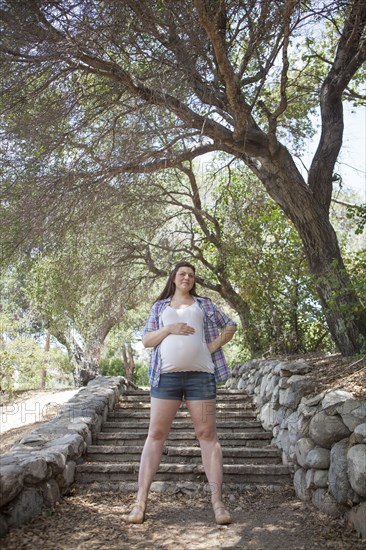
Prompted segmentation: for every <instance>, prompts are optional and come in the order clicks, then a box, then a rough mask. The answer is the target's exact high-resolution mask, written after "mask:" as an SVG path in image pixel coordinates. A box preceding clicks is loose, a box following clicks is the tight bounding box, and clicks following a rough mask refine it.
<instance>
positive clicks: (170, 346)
mask: <svg viewBox="0 0 366 550" xmlns="http://www.w3.org/2000/svg"><path fill="white" fill-rule="evenodd" d="M161 319H162V322H163V325H164V326H166V325H170V324H172V323H187V324H188V325H190V326H191V327H193V328H194V329H195V333H194V334H190V335H188V336H185V335H182V334H169V336H167V337H166V338H164V340H163V341H162V342H161V345H160V352H161V359H162V366H161V372H162V373H165V372H176V371H203V372H210V373H214V364H213V362H212V358H211V353H210V352H209V350H208V347H207V344H206V340H205V333H204V330H203V311H202V310H201V308H200V307H199V306H198V305H197V303H196V302H195V303H194V304H192V305H190V306H188V307H185V308H182V309H174V308H172V307H171V306H168V307H166V308H165V309H164V311H163V314H162V317H161Z"/></svg>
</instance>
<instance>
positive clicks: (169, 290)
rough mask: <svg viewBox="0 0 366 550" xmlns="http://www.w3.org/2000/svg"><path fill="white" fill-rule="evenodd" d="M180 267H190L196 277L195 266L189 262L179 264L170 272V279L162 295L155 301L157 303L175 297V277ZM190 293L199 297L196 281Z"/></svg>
mask: <svg viewBox="0 0 366 550" xmlns="http://www.w3.org/2000/svg"><path fill="white" fill-rule="evenodd" d="M180 267H190V268H191V269H192V271H193V273H194V274H195V275H196V268H195V267H194V265H192V264H190V263H189V262H178V263H177V264H176V265H175V266H174V268H173V269H172V271H171V272H170V274H169V277H168V280H167V282H166V284H165V287H164V290H163V291H162V293H161V294H160V296H159V297H158V298H157V299H156V300H155V302H158V301H159V300H165V299H166V298H170V297H171V296H173V294H174V292H175V282H174V279H175V276H176V274H177V272H178V269H179V268H180ZM189 293H190V294H191V295H192V296H197V292H196V281H194V283H193V286H192V288H191V290H190V291H189Z"/></svg>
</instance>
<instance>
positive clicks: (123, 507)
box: [0, 354, 366, 550]
mask: <svg viewBox="0 0 366 550" xmlns="http://www.w3.org/2000/svg"><path fill="white" fill-rule="evenodd" d="M305 359H306V360H307V361H308V362H309V363H310V364H312V365H313V366H314V369H313V373H312V376H313V377H314V378H315V379H316V381H317V392H318V391H321V390H323V389H330V388H335V387H339V388H342V389H345V390H348V391H351V392H352V393H353V394H354V395H355V397H357V398H361V399H362V398H363V399H365V398H366V361H365V358H363V359H361V360H360V358H342V357H341V356H339V355H333V356H324V355H322V354H311V356H306V357H305ZM317 392H316V393H317ZM33 395H34V399H35V400H36V399H37V392H34V394H33ZM29 397H30V395H29V392H28V394H27V398H29ZM38 425H39V423H33V424H29V425H28V426H22V427H21V428H16V429H13V430H9V431H8V432H6V433H4V434H2V437H1V447H0V451H1V453H4V452H5V451H6V450H8V449H10V448H11V446H12V445H13V444H14V443H15V442H17V441H19V439H21V438H22V437H23V435H25V434H26V433H28V432H29V431H31V430H32V429H34V427H36V426H38ZM134 497H135V495H134V494H124V493H121V492H119V491H118V490H116V489H115V490H110V491H104V492H97V491H96V490H95V489H94V488H92V487H89V488H88V486H84V487H78V486H73V487H72V488H71V490H70V492H69V494H68V495H65V496H64V497H63V499H62V501H61V502H60V503H58V504H57V506H56V507H55V509H54V510H47V511H45V512H44V514H43V515H42V516H39V517H37V518H34V519H33V520H32V521H30V522H29V523H28V524H27V525H24V526H22V527H21V528H19V529H13V530H12V531H11V532H10V533H9V534H8V535H7V536H6V537H5V538H3V539H1V541H0V547H1V548H2V549H3V550H10V549H17V550H23V549H24V550H31V549H32V550H33V549H34V548H40V549H44V550H71V549H78V550H86V549H88V550H89V549H90V550H96V549H102V548H103V549H106V550H109V549H111V550H123V549H126V550H127V549H144V550H145V549H173V548H174V550H175V549H177V550H180V549H184V550H196V549H215V550H216V549H229V548H231V549H234V548H239V549H248V550H267V549H271V550H287V549H291V550H292V549H295V550H313V549H316V548H319V549H321V550H323V549H328V548H330V549H339V550H361V549H363V550H364V549H365V541H364V540H363V541H362V540H361V539H359V538H358V536H357V534H356V532H355V531H352V530H351V528H350V527H349V526H348V525H347V523H346V522H345V521H344V520H342V519H339V518H331V517H330V516H327V515H325V514H323V513H321V512H320V511H319V510H317V509H316V508H314V507H313V506H312V505H311V504H309V503H304V502H302V501H300V500H299V499H297V497H296V495H295V494H294V491H293V489H292V488H291V487H288V488H286V489H283V490H281V491H279V492H246V493H239V492H235V493H230V494H226V495H225V502H226V504H227V506H228V508H229V510H230V511H231V513H232V517H233V523H232V524H231V525H229V526H225V527H218V526H216V525H215V523H214V520H213V513H212V511H211V507H210V503H209V499H208V496H207V495H202V496H195V497H189V496H187V495H184V494H181V493H180V492H178V493H177V494H174V495H166V494H159V493H151V495H150V499H149V503H148V508H147V515H146V521H145V523H144V524H142V525H130V524H128V523H126V514H127V513H128V511H129V510H130V508H131V506H132V503H133V500H134Z"/></svg>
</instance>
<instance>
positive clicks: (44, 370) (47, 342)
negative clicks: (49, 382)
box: [40, 330, 51, 390]
mask: <svg viewBox="0 0 366 550" xmlns="http://www.w3.org/2000/svg"><path fill="white" fill-rule="evenodd" d="M45 337H46V339H45V343H44V348H43V349H44V351H45V352H46V354H48V353H49V351H50V343H51V334H50V331H49V330H46V335H45ZM46 379H47V368H46V367H45V366H43V367H42V373H41V386H40V389H41V390H44V389H45V388H46Z"/></svg>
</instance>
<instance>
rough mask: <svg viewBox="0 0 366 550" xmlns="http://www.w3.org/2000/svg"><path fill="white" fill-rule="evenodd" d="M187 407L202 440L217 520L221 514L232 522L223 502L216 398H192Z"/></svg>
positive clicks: (198, 436)
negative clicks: (202, 399) (201, 399)
mask: <svg viewBox="0 0 366 550" xmlns="http://www.w3.org/2000/svg"><path fill="white" fill-rule="evenodd" d="M187 408H188V410H189V413H190V415H191V418H192V421H193V424H194V428H195V432H196V435H197V438H198V440H199V442H200V447H201V453H202V463H203V467H204V469H205V473H206V477H207V481H208V484H209V486H210V489H211V502H212V506H213V508H214V510H215V516H216V521H217V522H218V523H219V521H218V515H220V516H221V519H222V520H223V522H224V523H230V514H229V513H228V512H227V510H226V509H225V507H224V506H223V504H222V482H223V465H222V464H223V461H222V450H221V445H220V442H219V440H218V437H217V433H216V401H215V399H210V400H207V401H194V400H191V401H187ZM216 512H217V514H218V515H217V514H216ZM219 512H220V514H219ZM225 518H226V520H227V521H226V520H225Z"/></svg>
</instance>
